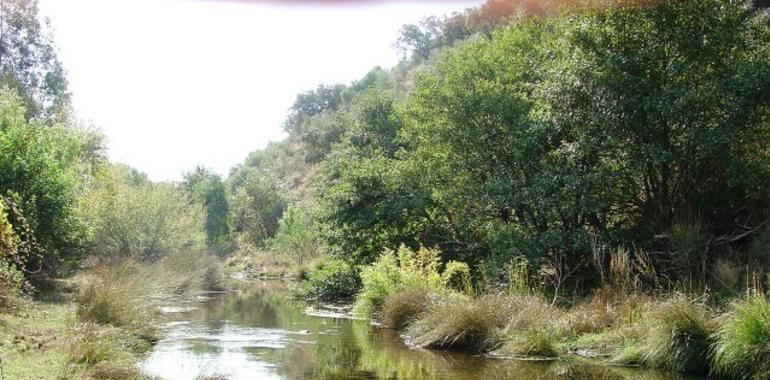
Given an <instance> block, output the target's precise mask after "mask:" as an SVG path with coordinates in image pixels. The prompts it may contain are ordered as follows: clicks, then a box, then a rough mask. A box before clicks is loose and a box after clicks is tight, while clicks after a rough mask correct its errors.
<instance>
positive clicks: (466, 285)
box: [441, 261, 473, 295]
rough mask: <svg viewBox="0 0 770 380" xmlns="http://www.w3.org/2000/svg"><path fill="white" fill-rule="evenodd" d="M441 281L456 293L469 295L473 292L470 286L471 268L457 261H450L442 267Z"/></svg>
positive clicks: (471, 285)
mask: <svg viewBox="0 0 770 380" xmlns="http://www.w3.org/2000/svg"><path fill="white" fill-rule="evenodd" d="M441 279H442V281H444V284H446V286H447V287H449V288H450V289H454V290H456V291H458V292H461V293H464V294H468V295H470V294H471V293H472V292H473V284H471V268H470V267H468V264H466V263H463V262H459V261H450V262H448V263H446V265H445V266H444V272H443V273H441Z"/></svg>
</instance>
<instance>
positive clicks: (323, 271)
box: [297, 259, 361, 302]
mask: <svg viewBox="0 0 770 380" xmlns="http://www.w3.org/2000/svg"><path fill="white" fill-rule="evenodd" d="M306 276H307V278H306V279H305V281H303V283H302V285H301V286H300V287H299V289H298V290H297V296H299V297H301V298H305V299H311V300H315V301H323V302H345V301H351V300H352V299H353V297H355V295H356V293H357V292H358V290H359V289H360V288H361V280H360V279H359V277H358V271H357V270H356V269H355V268H354V267H353V266H351V265H350V264H348V263H346V262H344V261H342V260H340V259H330V260H326V261H321V262H319V263H318V264H316V265H315V266H314V267H313V268H312V269H311V270H310V272H308V273H307V275H306Z"/></svg>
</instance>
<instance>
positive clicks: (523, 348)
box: [500, 329, 561, 359]
mask: <svg viewBox="0 0 770 380" xmlns="http://www.w3.org/2000/svg"><path fill="white" fill-rule="evenodd" d="M500 353H505V354H507V355H513V356H518V357H525V358H547V359H553V358H557V357H559V356H560V355H561V354H560V352H559V349H558V348H557V341H556V337H555V336H554V335H553V334H550V333H548V332H546V331H545V330H541V329H533V330H529V331H527V332H525V333H523V334H519V335H517V336H515V337H514V338H513V339H511V340H510V341H509V342H508V343H506V344H505V346H503V348H502V349H501V350H500Z"/></svg>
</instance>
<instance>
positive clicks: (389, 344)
mask: <svg viewBox="0 0 770 380" xmlns="http://www.w3.org/2000/svg"><path fill="white" fill-rule="evenodd" d="M233 286H234V287H235V289H234V291H233V292H231V293H229V294H227V295H226V296H225V297H218V298H217V299H214V300H211V301H210V302H208V303H207V305H206V307H205V308H203V310H201V311H202V313H203V314H202V317H203V318H204V320H205V321H208V322H209V323H213V324H222V323H224V321H225V320H229V321H231V322H232V323H235V324H240V325H245V326H251V327H264V328H280V329H283V330H286V331H288V332H289V334H290V335H289V338H290V339H289V341H290V343H289V345H288V347H286V348H285V349H265V348H260V349H258V350H255V352H253V354H254V355H256V356H257V357H259V360H261V361H265V362H267V363H270V364H274V365H276V367H275V368H276V371H277V372H278V374H280V375H281V376H283V377H285V378H287V379H396V380H398V379H415V380H437V379H447V380H454V379H457V380H459V379H498V378H500V379H506V378H511V379H552V378H565V379H567V378H570V379H632V378H633V379H644V380H658V379H660V380H663V379H666V380H668V379H672V380H673V379H681V378H682V377H681V376H679V375H677V374H669V373H667V374H662V373H659V372H654V371H639V370H635V369H625V368H618V367H609V366H606V365H601V364H597V363H595V362H588V361H585V360H578V359H568V360H561V361H558V362H546V363H543V362H525V361H517V360H504V359H490V358H487V357H483V356H478V355H470V354H463V353H457V352H448V351H434V350H423V349H410V348H408V347H406V346H405V345H404V344H403V342H402V340H401V337H400V336H399V335H398V332H397V331H395V330H390V329H380V328H375V327H373V326H371V325H370V324H369V323H367V322H364V321H352V320H344V319H331V318H320V317H311V316H308V315H306V314H304V312H303V310H304V305H301V304H298V303H296V302H293V301H291V300H290V298H289V295H288V286H289V284H287V283H284V282H279V281H253V282H242V283H235V284H233ZM299 330H309V331H310V335H302V334H298V333H297V332H298V331H299ZM292 332H294V333H295V334H292ZM201 349H202V350H205V349H206V348H205V347H201Z"/></svg>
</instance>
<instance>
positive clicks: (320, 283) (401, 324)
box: [300, 247, 770, 378]
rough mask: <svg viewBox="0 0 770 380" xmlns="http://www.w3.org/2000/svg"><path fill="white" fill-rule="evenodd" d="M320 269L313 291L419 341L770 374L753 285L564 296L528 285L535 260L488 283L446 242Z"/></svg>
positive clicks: (760, 303)
mask: <svg viewBox="0 0 770 380" xmlns="http://www.w3.org/2000/svg"><path fill="white" fill-rule="evenodd" d="M327 267H328V268H327ZM318 268H319V269H317V270H314V271H311V273H310V274H309V275H308V277H307V280H306V281H305V282H304V283H303V284H302V285H301V286H300V289H303V290H305V292H304V293H303V292H300V294H301V295H302V296H303V297H304V298H306V299H310V300H313V301H322V302H333V301H335V300H337V301H339V300H344V299H352V300H353V301H354V306H353V309H352V311H353V314H354V315H355V316H356V317H359V318H364V319H367V320H371V321H373V322H375V323H376V324H378V325H382V326H385V327H390V328H392V329H395V330H396V331H397V332H398V334H399V335H400V336H401V337H402V338H403V339H404V340H405V341H406V342H407V344H409V345H411V346H414V347H419V348H430V349H439V350H452V351H463V352H470V353H474V354H485V355H490V356H494V357H498V358H514V359H524V360H538V361H557V360H558V361H562V360H565V359H567V360H569V359H574V358H578V357H579V358H583V359H590V360H594V361H597V362H600V363H602V364H606V365H612V366H633V367H640V366H642V367H649V368H659V369H664V370H667V371H673V372H680V373H688V374H699V375H705V374H709V375H717V376H722V377H726V378H763V377H766V376H768V374H770V364H768V363H770V302H768V300H767V298H766V296H765V295H764V293H762V292H761V291H759V290H752V289H753V288H750V290H748V291H746V293H744V294H743V295H742V294H741V293H737V294H734V295H733V296H732V298H731V297H729V296H726V295H722V296H721V297H720V298H714V297H712V296H711V295H710V294H709V293H708V292H700V293H698V294H695V293H694V292H676V291H672V290H665V289H660V290H657V291H655V290H647V291H644V290H642V289H639V288H635V287H633V286H617V285H615V286H613V285H610V284H606V285H604V286H603V287H600V288H599V289H598V290H596V291H595V292H594V293H593V295H592V296H589V297H585V296H583V297H580V296H574V297H570V298H569V299H567V298H562V299H560V300H559V301H558V302H557V300H556V299H555V298H554V297H553V295H550V296H547V293H546V292H545V291H544V290H542V289H539V288H537V287H536V286H529V285H528V284H530V282H529V277H530V276H529V275H528V274H527V271H526V267H523V269H521V270H518V271H514V272H512V273H511V281H510V282H509V284H508V285H507V286H504V287H492V286H490V285H489V284H482V287H481V289H496V290H494V291H490V290H479V289H480V288H479V287H478V284H475V285H476V286H473V285H472V284H471V277H470V270H469V268H468V266H467V265H465V264H464V263H460V262H454V261H450V262H448V263H445V264H442V263H440V261H439V252H438V251H437V250H434V249H426V248H421V249H419V250H415V251H413V250H410V249H408V248H406V247H401V248H400V249H399V250H398V251H386V252H385V253H383V255H381V256H380V257H379V259H378V260H377V261H375V262H374V263H372V264H370V265H366V266H361V267H358V268H354V267H351V266H349V265H347V264H344V263H338V265H331V264H329V265H327V266H326V267H324V266H319V267H318ZM332 269H333V270H332ZM347 278H349V279H350V280H349V281H348V280H345V279H347ZM356 278H358V279H360V282H356V281H355V279H356ZM615 283H617V282H615ZM341 284H345V285H344V286H341ZM356 284H358V285H357V286H356ZM342 290H344V291H342Z"/></svg>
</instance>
